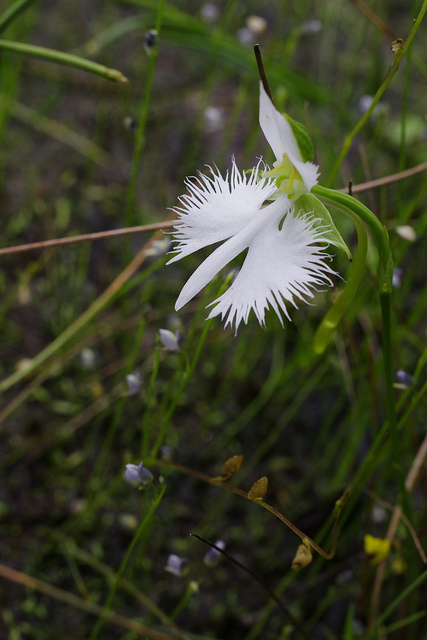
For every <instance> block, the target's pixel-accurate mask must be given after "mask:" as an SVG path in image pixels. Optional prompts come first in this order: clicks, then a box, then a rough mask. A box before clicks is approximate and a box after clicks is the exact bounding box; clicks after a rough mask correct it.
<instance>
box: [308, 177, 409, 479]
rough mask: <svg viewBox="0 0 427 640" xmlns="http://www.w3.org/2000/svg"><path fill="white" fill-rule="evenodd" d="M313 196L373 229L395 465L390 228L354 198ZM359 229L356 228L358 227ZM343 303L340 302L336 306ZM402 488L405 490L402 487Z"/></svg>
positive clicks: (321, 190) (321, 192)
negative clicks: (376, 252)
mask: <svg viewBox="0 0 427 640" xmlns="http://www.w3.org/2000/svg"><path fill="white" fill-rule="evenodd" d="M312 193H313V195H316V196H318V197H319V198H321V200H323V201H324V202H325V203H326V204H328V205H330V206H334V207H336V208H337V209H339V210H340V211H343V212H344V213H345V214H347V215H349V216H350V217H351V219H352V220H353V221H354V222H355V218H356V217H359V219H360V220H362V221H363V222H364V223H365V224H366V225H367V226H368V227H369V229H370V230H371V232H372V235H373V237H374V240H375V242H376V245H377V249H378V286H379V292H380V303H381V316H382V323H383V326H382V338H383V367H384V380H385V400H386V407H387V417H388V425H389V430H390V435H391V443H392V452H393V453H392V457H393V462H394V463H395V464H398V462H399V443H398V438H397V421H396V407H395V400H394V389H393V375H394V370H393V357H392V340H391V308H390V298H391V291H392V279H393V259H392V255H391V251H390V243H389V240H388V232H387V229H386V228H385V227H384V226H383V225H382V224H381V222H380V221H379V220H378V218H377V217H376V216H375V215H374V214H373V213H372V211H370V210H369V209H368V208H367V207H365V205H363V204H362V203H361V202H358V200H356V199H355V198H353V197H352V196H349V195H347V194H345V193H340V192H338V191H334V190H332V189H327V188H325V187H320V186H319V185H316V186H315V187H313V189H312ZM356 228H357V227H356ZM339 303H340V298H339V299H338V303H337V305H339ZM401 489H402V487H401Z"/></svg>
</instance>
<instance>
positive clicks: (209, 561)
mask: <svg viewBox="0 0 427 640" xmlns="http://www.w3.org/2000/svg"><path fill="white" fill-rule="evenodd" d="M215 545H216V546H217V547H219V548H220V549H225V542H224V540H217V541H216V542H215ZM220 556H221V553H220V551H218V549H214V547H211V548H210V549H209V551H208V552H207V553H205V556H204V558H203V563H204V564H205V565H206V566H207V567H214V566H215V565H216V564H217V563H218V560H219V558H220Z"/></svg>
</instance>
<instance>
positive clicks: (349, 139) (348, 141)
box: [328, 0, 427, 185]
mask: <svg viewBox="0 0 427 640" xmlns="http://www.w3.org/2000/svg"><path fill="white" fill-rule="evenodd" d="M426 11H427V0H424V2H423V6H422V7H421V11H420V12H419V14H418V17H417V19H416V20H415V21H414V25H413V27H412V29H411V31H410V32H409V35H408V37H407V39H406V42H405V43H404V44H403V45H402V46H400V47H398V48H397V51H396V52H395V54H394V58H393V62H392V64H391V66H390V68H389V70H388V72H387V75H386V77H385V78H384V80H383V82H382V84H381V86H380V87H379V89H378V90H377V92H376V94H375V95H374V98H373V100H372V103H371V105H370V107H369V109H368V110H367V111H366V113H365V114H364V115H363V117H362V118H361V119H360V120H359V122H358V123H357V124H356V125H355V126H354V127H353V129H352V130H351V131H350V133H349V134H347V135H346V137H345V138H344V144H343V146H342V149H341V151H340V154H339V156H338V158H337V161H336V163H335V165H334V166H333V168H332V171H331V173H330V176H329V180H328V185H331V184H332V183H333V181H334V179H335V176H336V175H337V173H338V169H339V168H340V166H341V164H342V163H343V161H344V159H345V157H346V156H347V154H348V152H349V151H350V147H351V145H352V143H353V139H354V137H355V136H356V135H357V134H358V133H359V131H360V130H361V129H362V127H364V125H365V124H366V123H367V121H368V120H369V118H370V117H371V114H372V112H373V110H374V109H375V107H376V106H377V104H378V102H379V101H380V99H381V96H382V95H383V93H384V91H385V90H386V89H387V87H388V85H389V84H390V82H391V80H392V78H393V76H394V75H395V73H396V71H397V70H398V68H399V64H400V61H401V59H402V58H403V56H404V55H405V53H406V52H407V51H408V49H409V47H410V46H411V43H412V41H413V39H414V37H415V34H416V33H417V31H418V28H419V26H420V24H421V21H422V19H423V17H424V14H425V12H426Z"/></svg>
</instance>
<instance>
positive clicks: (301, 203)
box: [295, 193, 352, 260]
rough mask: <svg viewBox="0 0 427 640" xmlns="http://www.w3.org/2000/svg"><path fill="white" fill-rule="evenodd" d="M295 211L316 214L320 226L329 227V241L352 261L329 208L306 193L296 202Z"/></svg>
mask: <svg viewBox="0 0 427 640" xmlns="http://www.w3.org/2000/svg"><path fill="white" fill-rule="evenodd" d="M295 209H296V210H297V211H298V209H302V210H303V211H304V212H305V213H310V212H313V213H314V217H315V218H318V219H319V221H320V224H322V225H325V226H327V227H329V231H328V232H327V239H328V240H329V242H330V243H331V244H333V245H334V246H335V247H338V249H341V250H342V251H344V253H345V254H346V255H347V257H348V259H349V260H351V259H352V257H351V252H350V249H349V248H348V247H347V245H346V243H345V242H344V240H343V238H342V236H341V234H340V232H339V231H338V229H337V228H336V226H335V224H334V221H333V220H332V216H331V214H330V213H329V211H328V210H327V208H326V207H325V206H324V205H323V204H322V203H321V202H320V200H318V199H317V198H316V196H313V195H312V194H311V193H305V194H304V195H302V196H300V197H299V198H298V200H297V201H296V202H295Z"/></svg>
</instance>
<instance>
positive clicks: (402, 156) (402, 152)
mask: <svg viewBox="0 0 427 640" xmlns="http://www.w3.org/2000/svg"><path fill="white" fill-rule="evenodd" d="M417 11H418V0H414V6H413V16H414V18H415V16H416V15H417ZM412 48H413V42H411V44H410V46H409V48H408V55H407V59H406V73H405V82H404V87H403V100H402V111H401V115H400V145H399V171H403V170H404V168H405V160H406V128H407V120H408V101H409V87H410V83H411V69H412ZM403 189H404V185H403V183H399V186H398V189H397V197H398V207H397V211H398V216H399V222H400V223H402V214H403V210H404V208H403V206H402V203H403Z"/></svg>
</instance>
